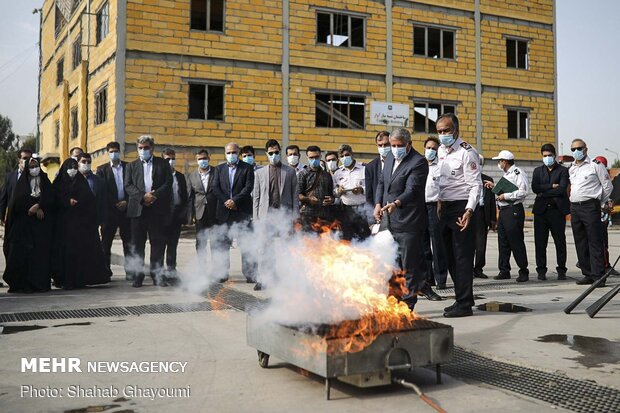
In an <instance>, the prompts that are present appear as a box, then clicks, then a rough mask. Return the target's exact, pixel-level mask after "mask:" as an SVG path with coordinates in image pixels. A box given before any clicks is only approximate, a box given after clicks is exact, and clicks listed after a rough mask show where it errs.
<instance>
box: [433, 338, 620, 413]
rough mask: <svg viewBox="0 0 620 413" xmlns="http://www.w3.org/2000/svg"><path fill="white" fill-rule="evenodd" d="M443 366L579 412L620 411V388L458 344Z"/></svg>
mask: <svg viewBox="0 0 620 413" xmlns="http://www.w3.org/2000/svg"><path fill="white" fill-rule="evenodd" d="M442 370H443V372H444V373H446V374H448V375H450V376H453V377H458V378H462V379H466V380H475V381H479V382H482V383H485V384H488V385H491V386H495V387H499V388H502V389H505V390H509V391H512V392H515V393H518V394H522V395H524V396H528V397H532V398H534V399H538V400H542V401H544V402H547V403H551V404H552V405H555V406H558V407H562V408H565V409H568V410H572V411H574V412H577V413H613V412H616V413H618V412H620V390H617V389H613V388H610V387H605V386H601V385H599V384H596V383H594V382H592V381H587V380H578V379H572V378H569V377H566V376H563V375H560V374H553V373H548V372H545V371H540V370H535V369H532V368H528V367H523V366H518V365H514V364H510V363H506V362H502V361H496V360H493V359H490V358H488V357H485V356H481V355H479V354H476V353H473V352H471V351H468V350H465V349H464V348H462V347H458V346H455V347H454V357H453V360H452V361H451V362H450V363H448V364H444V365H442Z"/></svg>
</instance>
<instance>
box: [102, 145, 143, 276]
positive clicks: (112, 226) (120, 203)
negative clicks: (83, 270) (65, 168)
mask: <svg viewBox="0 0 620 413" xmlns="http://www.w3.org/2000/svg"><path fill="white" fill-rule="evenodd" d="M106 150H107V151H108V156H109V158H110V162H109V163H105V164H103V165H101V166H99V167H98V168H97V176H98V177H99V178H100V179H101V180H102V181H103V184H104V186H105V188H106V191H107V201H106V204H107V216H106V218H107V219H106V221H105V222H104V223H103V225H102V226H101V244H102V245H103V251H104V253H105V256H106V263H107V265H108V269H109V268H110V257H111V256H112V242H113V241H114V237H115V236H116V230H117V229H118V230H119V231H120V235H121V240H122V242H123V256H124V257H125V278H126V279H127V280H133V279H134V278H135V273H134V272H132V271H131V268H130V266H129V265H128V264H129V257H130V253H131V249H130V245H131V228H130V224H129V219H128V218H127V194H126V192H125V173H126V171H127V162H125V161H121V152H120V151H121V146H120V144H119V143H118V142H110V143H108V144H107V145H106Z"/></svg>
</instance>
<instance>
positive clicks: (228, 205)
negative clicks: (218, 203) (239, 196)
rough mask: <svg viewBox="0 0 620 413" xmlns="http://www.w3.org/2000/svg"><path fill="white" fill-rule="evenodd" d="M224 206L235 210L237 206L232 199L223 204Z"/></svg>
mask: <svg viewBox="0 0 620 413" xmlns="http://www.w3.org/2000/svg"><path fill="white" fill-rule="evenodd" d="M224 206H225V207H226V208H228V209H237V204H235V201H233V200H232V199H229V200H228V201H226V202H224Z"/></svg>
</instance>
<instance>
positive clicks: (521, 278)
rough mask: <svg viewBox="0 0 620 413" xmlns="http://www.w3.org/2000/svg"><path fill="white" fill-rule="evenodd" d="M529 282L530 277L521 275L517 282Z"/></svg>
mask: <svg viewBox="0 0 620 413" xmlns="http://www.w3.org/2000/svg"><path fill="white" fill-rule="evenodd" d="M529 280H530V276H529V275H525V274H519V276H518V277H517V282H518V283H524V282H528V281H529Z"/></svg>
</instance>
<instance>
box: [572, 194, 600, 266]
mask: <svg viewBox="0 0 620 413" xmlns="http://www.w3.org/2000/svg"><path fill="white" fill-rule="evenodd" d="M570 216H571V220H570V221H571V227H572V229H573V238H574V239H575V248H576V249H577V259H578V260H579V266H580V267H581V273H582V274H583V275H584V276H586V277H594V278H598V277H601V276H602V275H603V274H604V272H605V248H604V241H603V239H604V234H603V228H602V225H601V204H600V202H599V201H598V200H597V199H593V200H590V201H586V202H581V203H576V202H571V204H570Z"/></svg>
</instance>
